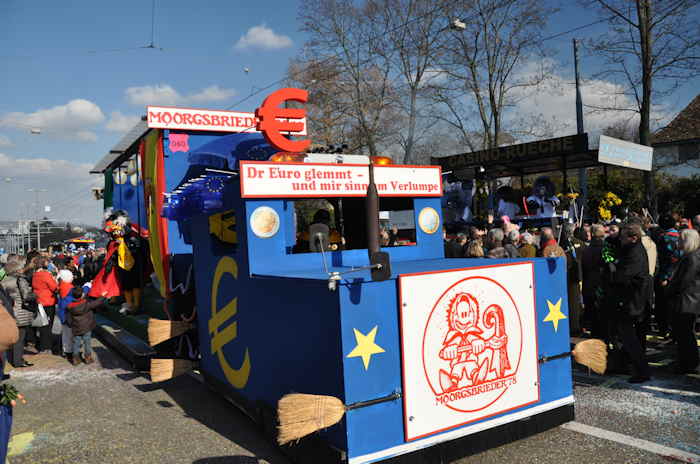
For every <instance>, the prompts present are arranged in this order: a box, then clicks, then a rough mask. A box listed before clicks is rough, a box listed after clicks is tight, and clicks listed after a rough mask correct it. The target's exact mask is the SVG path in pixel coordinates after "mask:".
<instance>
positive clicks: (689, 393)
mask: <svg viewBox="0 0 700 464" xmlns="http://www.w3.org/2000/svg"><path fill="white" fill-rule="evenodd" d="M641 388H642V389H644V390H654V391H658V392H661V393H668V394H669V395H680V396H700V393H698V392H693V391H686V390H676V389H673V388H663V387H655V386H653V385H642V386H641Z"/></svg>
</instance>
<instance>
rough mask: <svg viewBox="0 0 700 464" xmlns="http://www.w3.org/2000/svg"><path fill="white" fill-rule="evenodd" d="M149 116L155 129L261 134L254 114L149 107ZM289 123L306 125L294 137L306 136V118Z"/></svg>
mask: <svg viewBox="0 0 700 464" xmlns="http://www.w3.org/2000/svg"><path fill="white" fill-rule="evenodd" d="M147 114H148V127H150V128H155V129H180V130H200V131H213V132H259V131H258V130H257V129H256V126H257V123H258V119H257V118H256V117H255V114H254V113H239V112H235V111H220V110H205V109H196V108H174V107H169V106H149V107H148V113H147ZM280 120H281V121H282V120H284V121H286V120H287V119H285V118H281V119H280ZM289 121H290V122H300V123H303V124H304V128H303V129H302V130H301V131H299V132H294V135H306V118H303V119H289ZM283 133H284V132H283Z"/></svg>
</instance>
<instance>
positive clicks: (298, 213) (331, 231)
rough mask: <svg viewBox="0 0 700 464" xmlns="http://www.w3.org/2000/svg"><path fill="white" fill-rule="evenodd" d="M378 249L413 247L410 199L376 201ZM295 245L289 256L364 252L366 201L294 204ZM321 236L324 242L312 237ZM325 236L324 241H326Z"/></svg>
mask: <svg viewBox="0 0 700 464" xmlns="http://www.w3.org/2000/svg"><path fill="white" fill-rule="evenodd" d="M379 211H380V213H379V225H380V235H379V240H380V246H382V247H391V246H413V245H415V244H416V225H415V219H414V218H415V212H414V207H413V198H386V197H385V198H380V199H379ZM294 213H295V223H296V234H295V243H294V244H293V245H292V246H291V247H289V248H288V250H290V251H289V252H290V253H313V252H318V251H320V249H319V247H320V246H321V245H320V244H321V243H323V244H324V248H325V250H327V251H338V250H356V249H367V225H366V220H367V218H366V213H365V199H364V198H355V197H346V198H330V199H302V200H295V201H294ZM318 233H321V234H322V236H323V240H322V241H319V240H316V243H313V241H312V238H313V237H316V236H317V234H318ZM326 237H327V239H326Z"/></svg>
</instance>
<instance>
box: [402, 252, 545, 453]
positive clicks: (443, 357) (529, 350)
mask: <svg viewBox="0 0 700 464" xmlns="http://www.w3.org/2000/svg"><path fill="white" fill-rule="evenodd" d="M533 266H534V265H533V264H532V263H514V264H504V265H496V266H484V267H480V268H478V267H477V268H469V269H463V270H455V271H449V272H442V271H439V272H430V273H419V274H406V275H401V276H399V285H400V299H401V302H400V304H399V308H400V310H401V348H402V359H403V369H402V370H403V401H404V414H405V418H404V424H405V438H406V441H410V440H416V439H419V438H423V437H426V436H428V435H432V434H434V433H439V432H442V431H445V430H448V429H450V428H454V427H458V426H461V425H465V424H469V423H472V422H475V421H478V420H481V419H485V418H488V417H491V416H493V415H496V414H500V413H503V412H506V411H510V410H512V409H515V408H519V407H522V406H526V405H530V404H533V403H535V402H537V401H539V378H538V376H539V370H538V368H537V337H536V334H537V332H536V321H535V290H534V282H533V280H534V277H533V272H534V269H533Z"/></svg>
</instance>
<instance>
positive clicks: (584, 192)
mask: <svg viewBox="0 0 700 464" xmlns="http://www.w3.org/2000/svg"><path fill="white" fill-rule="evenodd" d="M573 42H574V74H575V76H576V133H577V134H579V135H580V134H583V133H584V130H583V100H582V99H581V79H580V78H579V73H578V41H577V40H576V39H573ZM578 186H579V189H581V205H585V204H586V200H587V199H588V178H587V177H586V168H579V170H578Z"/></svg>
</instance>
